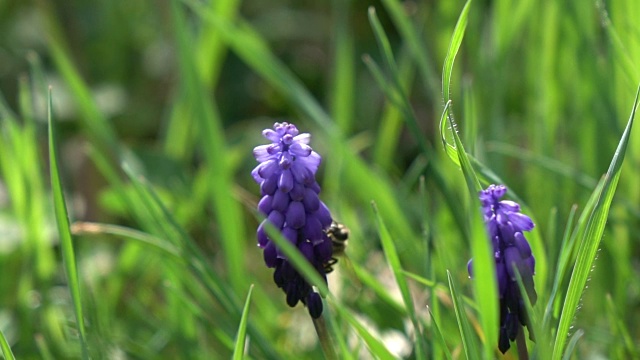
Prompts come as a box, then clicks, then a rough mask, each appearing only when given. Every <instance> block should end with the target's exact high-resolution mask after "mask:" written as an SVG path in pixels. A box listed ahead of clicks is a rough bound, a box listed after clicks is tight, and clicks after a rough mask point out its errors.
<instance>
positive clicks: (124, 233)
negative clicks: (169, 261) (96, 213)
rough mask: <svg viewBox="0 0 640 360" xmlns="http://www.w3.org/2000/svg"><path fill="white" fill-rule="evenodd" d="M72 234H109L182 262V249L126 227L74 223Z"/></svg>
mask: <svg viewBox="0 0 640 360" xmlns="http://www.w3.org/2000/svg"><path fill="white" fill-rule="evenodd" d="M71 232H72V233H73V234H74V235H98V234H107V235H115V236H120V237H123V238H126V239H132V240H135V241H137V242H139V243H142V244H145V245H147V246H149V247H152V248H156V249H158V250H160V251H162V252H164V253H165V254H168V255H171V256H172V257H174V258H175V260H182V255H181V251H180V249H178V248H177V247H176V246H174V245H173V244H171V243H169V242H168V241H166V240H164V239H161V238H158V237H156V236H154V235H151V234H148V233H146V232H142V231H139V230H136V229H131V228H128V227H125V226H120V225H113V224H100V223H93V222H74V223H73V224H72V225H71Z"/></svg>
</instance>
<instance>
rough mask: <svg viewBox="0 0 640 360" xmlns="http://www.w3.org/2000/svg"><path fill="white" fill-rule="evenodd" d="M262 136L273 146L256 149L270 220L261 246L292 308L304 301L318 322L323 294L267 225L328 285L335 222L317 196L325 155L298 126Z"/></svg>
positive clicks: (257, 176)
mask: <svg viewBox="0 0 640 360" xmlns="http://www.w3.org/2000/svg"><path fill="white" fill-rule="evenodd" d="M262 135H263V136H264V137H265V138H266V139H267V140H269V141H270V142H271V143H270V144H267V145H260V146H256V147H255V148H254V149H253V155H254V157H255V158H256V160H257V161H258V162H259V163H260V164H258V166H256V167H255V168H254V169H253V171H252V172H251V175H252V176H253V178H254V180H255V181H256V182H257V183H258V184H260V193H261V196H262V199H261V200H260V202H259V204H258V210H259V211H260V212H261V213H262V214H263V215H264V216H265V217H266V219H265V220H264V221H263V222H262V223H261V224H260V226H259V227H258V231H257V238H258V246H259V247H260V248H262V249H263V255H264V261H265V263H266V265H267V266H268V267H270V268H275V272H274V276H273V278H274V281H275V283H276V285H278V287H280V288H282V290H283V291H284V292H285V293H286V299H287V304H288V305H289V306H291V307H294V306H296V304H297V303H298V302H302V303H303V304H304V305H306V306H307V308H308V310H309V314H311V317H312V318H314V319H317V318H319V317H320V315H321V314H322V299H320V295H319V294H318V293H317V292H315V291H314V289H313V287H312V286H311V284H309V283H308V282H307V281H306V280H305V279H304V278H303V277H302V276H301V275H300V274H299V273H298V272H297V271H296V270H295V268H294V267H293V265H292V264H291V263H290V262H289V261H288V259H287V258H286V256H285V255H284V254H283V253H282V252H281V251H280V249H279V248H278V247H277V246H276V245H275V243H274V242H273V241H272V240H271V239H270V238H269V236H268V235H267V233H266V231H265V223H266V222H267V221H268V222H270V223H271V224H272V225H273V226H274V227H275V228H276V229H278V230H279V231H280V232H281V234H282V235H283V237H284V238H285V239H287V240H288V241H290V242H291V244H292V245H294V246H296V247H297V248H298V250H300V253H302V254H303V255H304V257H305V258H306V259H307V260H308V261H309V263H310V264H311V265H312V266H313V267H314V268H315V269H316V270H317V271H318V273H320V275H321V276H322V278H323V279H324V281H325V282H326V281H327V277H326V273H325V270H324V266H323V264H325V263H326V262H328V261H329V260H330V259H331V256H332V248H331V240H330V239H329V238H328V236H327V234H326V229H328V228H329V227H330V226H331V222H332V218H331V213H330V212H329V209H328V208H327V206H326V205H325V204H324V203H323V202H322V201H320V199H319V198H318V194H319V193H320V186H319V185H318V183H317V182H316V179H315V174H316V171H317V170H318V166H319V165H320V161H321V157H320V155H318V153H316V152H315V151H313V150H312V149H311V147H310V146H309V140H310V138H311V136H310V135H309V134H308V133H302V134H300V133H299V132H298V129H297V128H296V127H295V125H293V124H290V123H286V122H283V123H275V124H274V125H273V129H266V130H264V131H263V132H262Z"/></svg>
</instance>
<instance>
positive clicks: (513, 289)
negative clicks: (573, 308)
mask: <svg viewBox="0 0 640 360" xmlns="http://www.w3.org/2000/svg"><path fill="white" fill-rule="evenodd" d="M506 192H507V188H506V187H505V186H504V185H490V186H489V187H488V188H487V189H486V190H483V191H481V192H480V202H481V204H482V213H483V215H484V222H485V224H486V226H487V230H488V232H489V236H490V238H491V242H492V245H493V253H494V257H495V262H496V278H497V284H498V292H499V295H500V339H499V341H498V348H499V349H500V351H501V352H502V353H503V354H504V353H505V352H506V351H507V350H509V348H510V347H511V341H514V340H516V337H517V336H518V332H519V331H523V330H522V329H521V326H520V325H522V326H527V327H528V324H529V320H528V318H527V312H526V309H525V306H524V302H523V299H522V296H521V292H520V288H519V287H518V283H517V280H516V279H517V277H516V269H517V272H518V273H520V277H521V278H522V282H523V285H524V287H525V289H526V293H527V296H528V298H529V301H530V302H531V305H533V304H535V302H536V299H537V295H536V291H535V289H534V286H533V275H534V272H535V259H534V257H533V255H532V254H531V247H530V246H529V243H528V242H527V239H526V238H525V237H524V231H531V230H532V229H533V227H534V224H533V221H532V220H531V218H530V217H528V216H526V215H524V214H522V213H520V205H518V204H517V203H516V202H513V201H509V200H502V201H500V198H502V197H503V196H504V194H505V193H506ZM472 261H473V259H472V260H469V264H468V265H467V266H468V271H469V276H473V274H472V271H473V269H472ZM529 330H530V329H529ZM529 334H531V332H529Z"/></svg>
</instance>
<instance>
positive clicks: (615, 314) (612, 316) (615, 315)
mask: <svg viewBox="0 0 640 360" xmlns="http://www.w3.org/2000/svg"><path fill="white" fill-rule="evenodd" d="M606 298H607V315H608V317H609V321H610V323H611V324H612V327H615V328H617V332H618V333H617V334H616V333H614V335H616V337H617V335H619V336H620V337H622V342H623V343H624V347H625V348H626V350H627V353H628V354H629V358H631V359H638V358H640V354H638V350H640V349H638V348H637V347H636V346H635V345H634V343H633V340H632V338H631V335H630V334H629V329H628V328H627V325H626V324H625V322H624V316H621V314H620V311H618V309H617V308H616V304H615V303H614V302H613V298H612V297H611V294H607V296H606Z"/></svg>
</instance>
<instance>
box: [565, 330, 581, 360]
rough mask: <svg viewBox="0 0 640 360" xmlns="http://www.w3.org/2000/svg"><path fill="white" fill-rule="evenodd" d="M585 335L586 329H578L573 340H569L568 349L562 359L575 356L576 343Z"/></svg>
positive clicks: (569, 359) (569, 358) (566, 359)
mask: <svg viewBox="0 0 640 360" xmlns="http://www.w3.org/2000/svg"><path fill="white" fill-rule="evenodd" d="M583 335H584V330H582V329H578V331H576V332H575V334H573V335H572V336H571V340H569V344H567V350H566V352H565V354H564V356H563V357H562V360H571V359H572V358H573V349H575V347H576V345H577V344H578V340H580V338H581V337H582V336H583Z"/></svg>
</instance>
